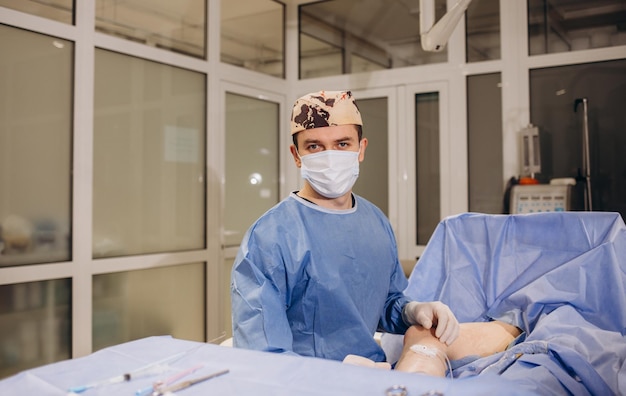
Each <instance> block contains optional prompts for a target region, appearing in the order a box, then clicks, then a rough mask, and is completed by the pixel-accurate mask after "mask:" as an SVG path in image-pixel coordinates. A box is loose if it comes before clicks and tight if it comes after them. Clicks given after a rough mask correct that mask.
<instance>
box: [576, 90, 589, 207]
mask: <svg viewBox="0 0 626 396" xmlns="http://www.w3.org/2000/svg"><path fill="white" fill-rule="evenodd" d="M580 103H582V104H583V167H582V172H581V173H582V174H581V177H582V178H583V179H584V181H585V210H587V211H592V210H593V205H592V204H591V160H590V157H589V119H588V109H587V98H579V99H576V100H575V101H574V112H576V111H577V110H578V105H579V104H580Z"/></svg>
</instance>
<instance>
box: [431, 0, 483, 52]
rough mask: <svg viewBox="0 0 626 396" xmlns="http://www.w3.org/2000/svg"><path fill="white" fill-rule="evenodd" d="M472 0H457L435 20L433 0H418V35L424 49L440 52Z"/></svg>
mask: <svg viewBox="0 0 626 396" xmlns="http://www.w3.org/2000/svg"><path fill="white" fill-rule="evenodd" d="M471 2H472V0H459V1H458V2H457V3H456V4H455V5H454V6H453V7H452V8H451V9H450V10H449V11H448V12H447V13H446V14H445V15H444V16H443V17H441V19H440V20H439V21H438V22H437V23H436V24H435V25H434V26H433V23H434V22H435V0H420V37H421V42H422V48H423V49H424V51H429V52H440V51H443V49H444V48H445V47H446V44H447V43H448V39H449V38H450V36H451V35H452V32H453V31H454V28H455V27H456V25H457V24H458V23H459V20H460V19H461V17H462V16H463V14H464V13H465V10H467V7H468V6H469V4H470V3H471Z"/></svg>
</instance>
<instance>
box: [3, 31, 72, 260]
mask: <svg viewBox="0 0 626 396" xmlns="http://www.w3.org/2000/svg"><path fill="white" fill-rule="evenodd" d="M73 51H74V46H73V44H72V43H71V42H69V41H65V40H60V39H58V38H55V37H51V36H45V35H41V34H36V33H32V32H28V31H25V30H20V29H15V28H11V27H8V26H5V25H0V54H2V55H0V267H2V266H9V265H19V264H34V263H48V262H55V261H66V260H70V258H71V249H70V239H71V195H72V189H71V179H72V178H71V163H72V87H73V83H72V70H73V66H72V61H73Z"/></svg>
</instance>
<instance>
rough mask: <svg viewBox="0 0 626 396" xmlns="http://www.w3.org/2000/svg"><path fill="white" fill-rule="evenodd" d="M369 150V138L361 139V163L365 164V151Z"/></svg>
mask: <svg viewBox="0 0 626 396" xmlns="http://www.w3.org/2000/svg"><path fill="white" fill-rule="evenodd" d="M366 148H367V138H362V139H361V151H360V152H359V162H363V159H364V158H365V149H366Z"/></svg>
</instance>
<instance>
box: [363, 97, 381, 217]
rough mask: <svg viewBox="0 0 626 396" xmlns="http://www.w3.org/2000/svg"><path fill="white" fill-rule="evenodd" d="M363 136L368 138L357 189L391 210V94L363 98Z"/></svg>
mask: <svg viewBox="0 0 626 396" xmlns="http://www.w3.org/2000/svg"><path fill="white" fill-rule="evenodd" d="M357 104H358V105H359V110H360V111H361V116H362V117H363V137H366V138H367V140H368V146H367V149H366V150H365V160H364V161H363V162H361V164H360V166H359V167H360V170H359V178H358V179H357V181H356V183H355V184H354V192H355V193H356V194H359V195H361V196H363V197H364V198H366V199H368V200H370V201H371V202H373V203H374V204H375V205H376V206H378V207H379V208H380V209H381V210H382V211H383V212H384V213H385V214H387V215H388V214H389V155H388V152H389V144H388V141H389V139H388V128H387V125H388V112H387V98H372V99H359V98H357Z"/></svg>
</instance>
